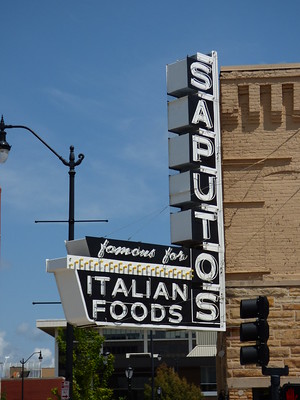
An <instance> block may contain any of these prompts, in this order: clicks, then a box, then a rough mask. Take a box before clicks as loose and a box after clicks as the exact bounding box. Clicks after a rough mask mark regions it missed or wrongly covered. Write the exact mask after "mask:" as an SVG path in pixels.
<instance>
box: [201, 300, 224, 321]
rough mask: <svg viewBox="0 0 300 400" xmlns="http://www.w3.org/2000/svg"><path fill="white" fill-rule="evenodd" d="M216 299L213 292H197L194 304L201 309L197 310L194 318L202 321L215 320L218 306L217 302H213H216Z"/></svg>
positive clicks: (217, 314)
mask: <svg viewBox="0 0 300 400" xmlns="http://www.w3.org/2000/svg"><path fill="white" fill-rule="evenodd" d="M206 300H207V301H208V302H206ZM217 300H218V296H216V295H215V294H213V293H199V294H198V295H197V296H196V305H197V307H198V308H199V309H200V310H202V311H197V313H196V318H197V319H200V320H202V321H215V320H216V319H217V318H218V316H219V308H218V306H217V304H213V303H216V302H217ZM210 302H212V303H210ZM204 311H205V312H204Z"/></svg>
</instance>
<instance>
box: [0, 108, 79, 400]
mask: <svg viewBox="0 0 300 400" xmlns="http://www.w3.org/2000/svg"><path fill="white" fill-rule="evenodd" d="M15 128H19V129H25V130H27V131H29V132H30V133H32V134H33V135H34V136H35V137H36V138H37V139H38V140H39V141H40V142H42V143H43V144H44V145H45V146H46V147H47V148H48V149H49V150H50V151H51V152H52V153H53V154H54V155H55V156H56V157H57V158H58V159H59V160H60V161H61V162H62V163H63V164H64V165H66V166H67V167H69V219H68V220H67V221H60V222H68V228H69V229H68V240H74V223H75V207H74V204H75V201H74V198H75V167H77V166H78V165H80V164H81V162H82V160H83V159H84V155H83V154H79V155H78V159H77V161H75V154H74V146H70V155H69V161H66V160H65V159H64V158H63V157H62V156H60V155H59V154H58V153H57V152H56V151H55V150H53V149H52V147H51V146H49V145H48V144H47V143H46V142H45V141H44V140H43V139H42V138H41V137H40V136H39V135H38V134H37V133H35V132H34V131H33V130H32V129H30V128H28V127H27V126H24V125H5V123H4V119H3V116H2V118H1V121H0V163H4V162H5V161H6V159H7V157H8V153H9V151H10V148H11V146H10V145H9V144H8V143H7V141H6V132H5V129H15ZM66 340H67V351H66V352H67V354H66V380H67V381H69V382H70V393H69V395H70V397H69V399H70V400H72V394H73V392H72V383H73V326H72V325H71V324H69V323H67V333H66Z"/></svg>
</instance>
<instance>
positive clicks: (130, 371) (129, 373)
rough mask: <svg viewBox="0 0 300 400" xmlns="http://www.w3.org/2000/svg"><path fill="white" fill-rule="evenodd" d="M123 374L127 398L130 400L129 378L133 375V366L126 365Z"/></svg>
mask: <svg viewBox="0 0 300 400" xmlns="http://www.w3.org/2000/svg"><path fill="white" fill-rule="evenodd" d="M125 376H126V378H127V386H128V398H129V400H131V379H132V376H133V368H132V367H127V368H126V369H125Z"/></svg>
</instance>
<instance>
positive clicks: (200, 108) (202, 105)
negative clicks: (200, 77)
mask: <svg viewBox="0 0 300 400" xmlns="http://www.w3.org/2000/svg"><path fill="white" fill-rule="evenodd" d="M199 122H203V123H204V124H205V125H206V126H207V128H209V129H211V128H212V127H213V125H212V121H211V118H210V115H209V112H208V109H207V105H206V101H204V100H199V101H198V104H197V107H196V111H195V114H194V116H193V119H192V124H199Z"/></svg>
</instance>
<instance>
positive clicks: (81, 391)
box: [57, 328, 114, 400]
mask: <svg viewBox="0 0 300 400" xmlns="http://www.w3.org/2000/svg"><path fill="white" fill-rule="evenodd" d="M57 341H58V345H59V349H60V352H61V354H62V355H65V354H66V340H65V332H64V331H63V330H61V331H60V332H59V334H58V337H57ZM103 343H104V337H103V336H101V335H99V332H98V331H96V330H95V329H92V328H74V351H73V399H74V400H111V399H112V398H113V390H112V389H110V388H109V387H108V380H109V378H110V376H111V375H112V373H113V371H114V366H113V364H114V357H113V355H112V354H109V355H108V356H104V355H103V354H102V348H103ZM64 357H65V356H64Z"/></svg>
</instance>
